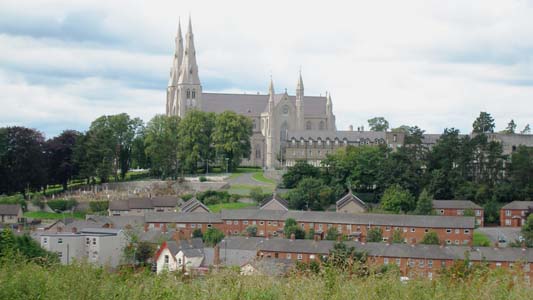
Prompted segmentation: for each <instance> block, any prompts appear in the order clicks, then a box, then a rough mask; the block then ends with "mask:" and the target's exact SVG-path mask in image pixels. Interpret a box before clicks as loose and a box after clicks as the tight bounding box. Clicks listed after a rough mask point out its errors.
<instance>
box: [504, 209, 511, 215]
mask: <svg viewBox="0 0 533 300" xmlns="http://www.w3.org/2000/svg"><path fill="white" fill-rule="evenodd" d="M505 215H506V216H508V217H510V216H511V211H510V210H508V209H507V210H506V211H505Z"/></svg>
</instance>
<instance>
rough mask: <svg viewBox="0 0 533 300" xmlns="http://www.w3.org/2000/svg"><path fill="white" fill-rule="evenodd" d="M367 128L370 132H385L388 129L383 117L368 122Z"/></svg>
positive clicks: (387, 123)
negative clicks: (368, 127)
mask: <svg viewBox="0 0 533 300" xmlns="http://www.w3.org/2000/svg"><path fill="white" fill-rule="evenodd" d="M368 126H370V130H372V131H387V130H388V129H389V122H388V121H387V120H385V118H383V117H374V118H372V119H370V120H368Z"/></svg>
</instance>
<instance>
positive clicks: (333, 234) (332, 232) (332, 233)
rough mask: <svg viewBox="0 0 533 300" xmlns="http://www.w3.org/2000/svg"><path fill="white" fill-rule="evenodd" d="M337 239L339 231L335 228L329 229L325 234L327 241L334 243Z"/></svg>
mask: <svg viewBox="0 0 533 300" xmlns="http://www.w3.org/2000/svg"><path fill="white" fill-rule="evenodd" d="M338 237H339V231H338V230H337V228H336V227H330V228H328V231H327V232H326V240H328V241H335V240H337V238H338Z"/></svg>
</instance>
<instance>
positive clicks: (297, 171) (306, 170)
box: [282, 160, 320, 189]
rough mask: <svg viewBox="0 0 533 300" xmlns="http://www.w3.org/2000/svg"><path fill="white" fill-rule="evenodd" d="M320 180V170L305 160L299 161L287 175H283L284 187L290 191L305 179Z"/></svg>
mask: <svg viewBox="0 0 533 300" xmlns="http://www.w3.org/2000/svg"><path fill="white" fill-rule="evenodd" d="M306 177H310V178H319V177H320V169H319V168H317V167H315V166H313V165H310V164H308V163H307V161H305V160H300V161H297V162H296V164H294V166H292V167H290V168H289V169H288V170H287V173H285V174H283V179H282V182H283V186H284V187H285V188H288V189H292V188H294V187H295V186H296V185H297V184H298V183H299V182H300V181H301V180H302V179H303V178H306Z"/></svg>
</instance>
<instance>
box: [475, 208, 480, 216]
mask: <svg viewBox="0 0 533 300" xmlns="http://www.w3.org/2000/svg"><path fill="white" fill-rule="evenodd" d="M476 216H478V217H480V216H481V210H479V209H476Z"/></svg>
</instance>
